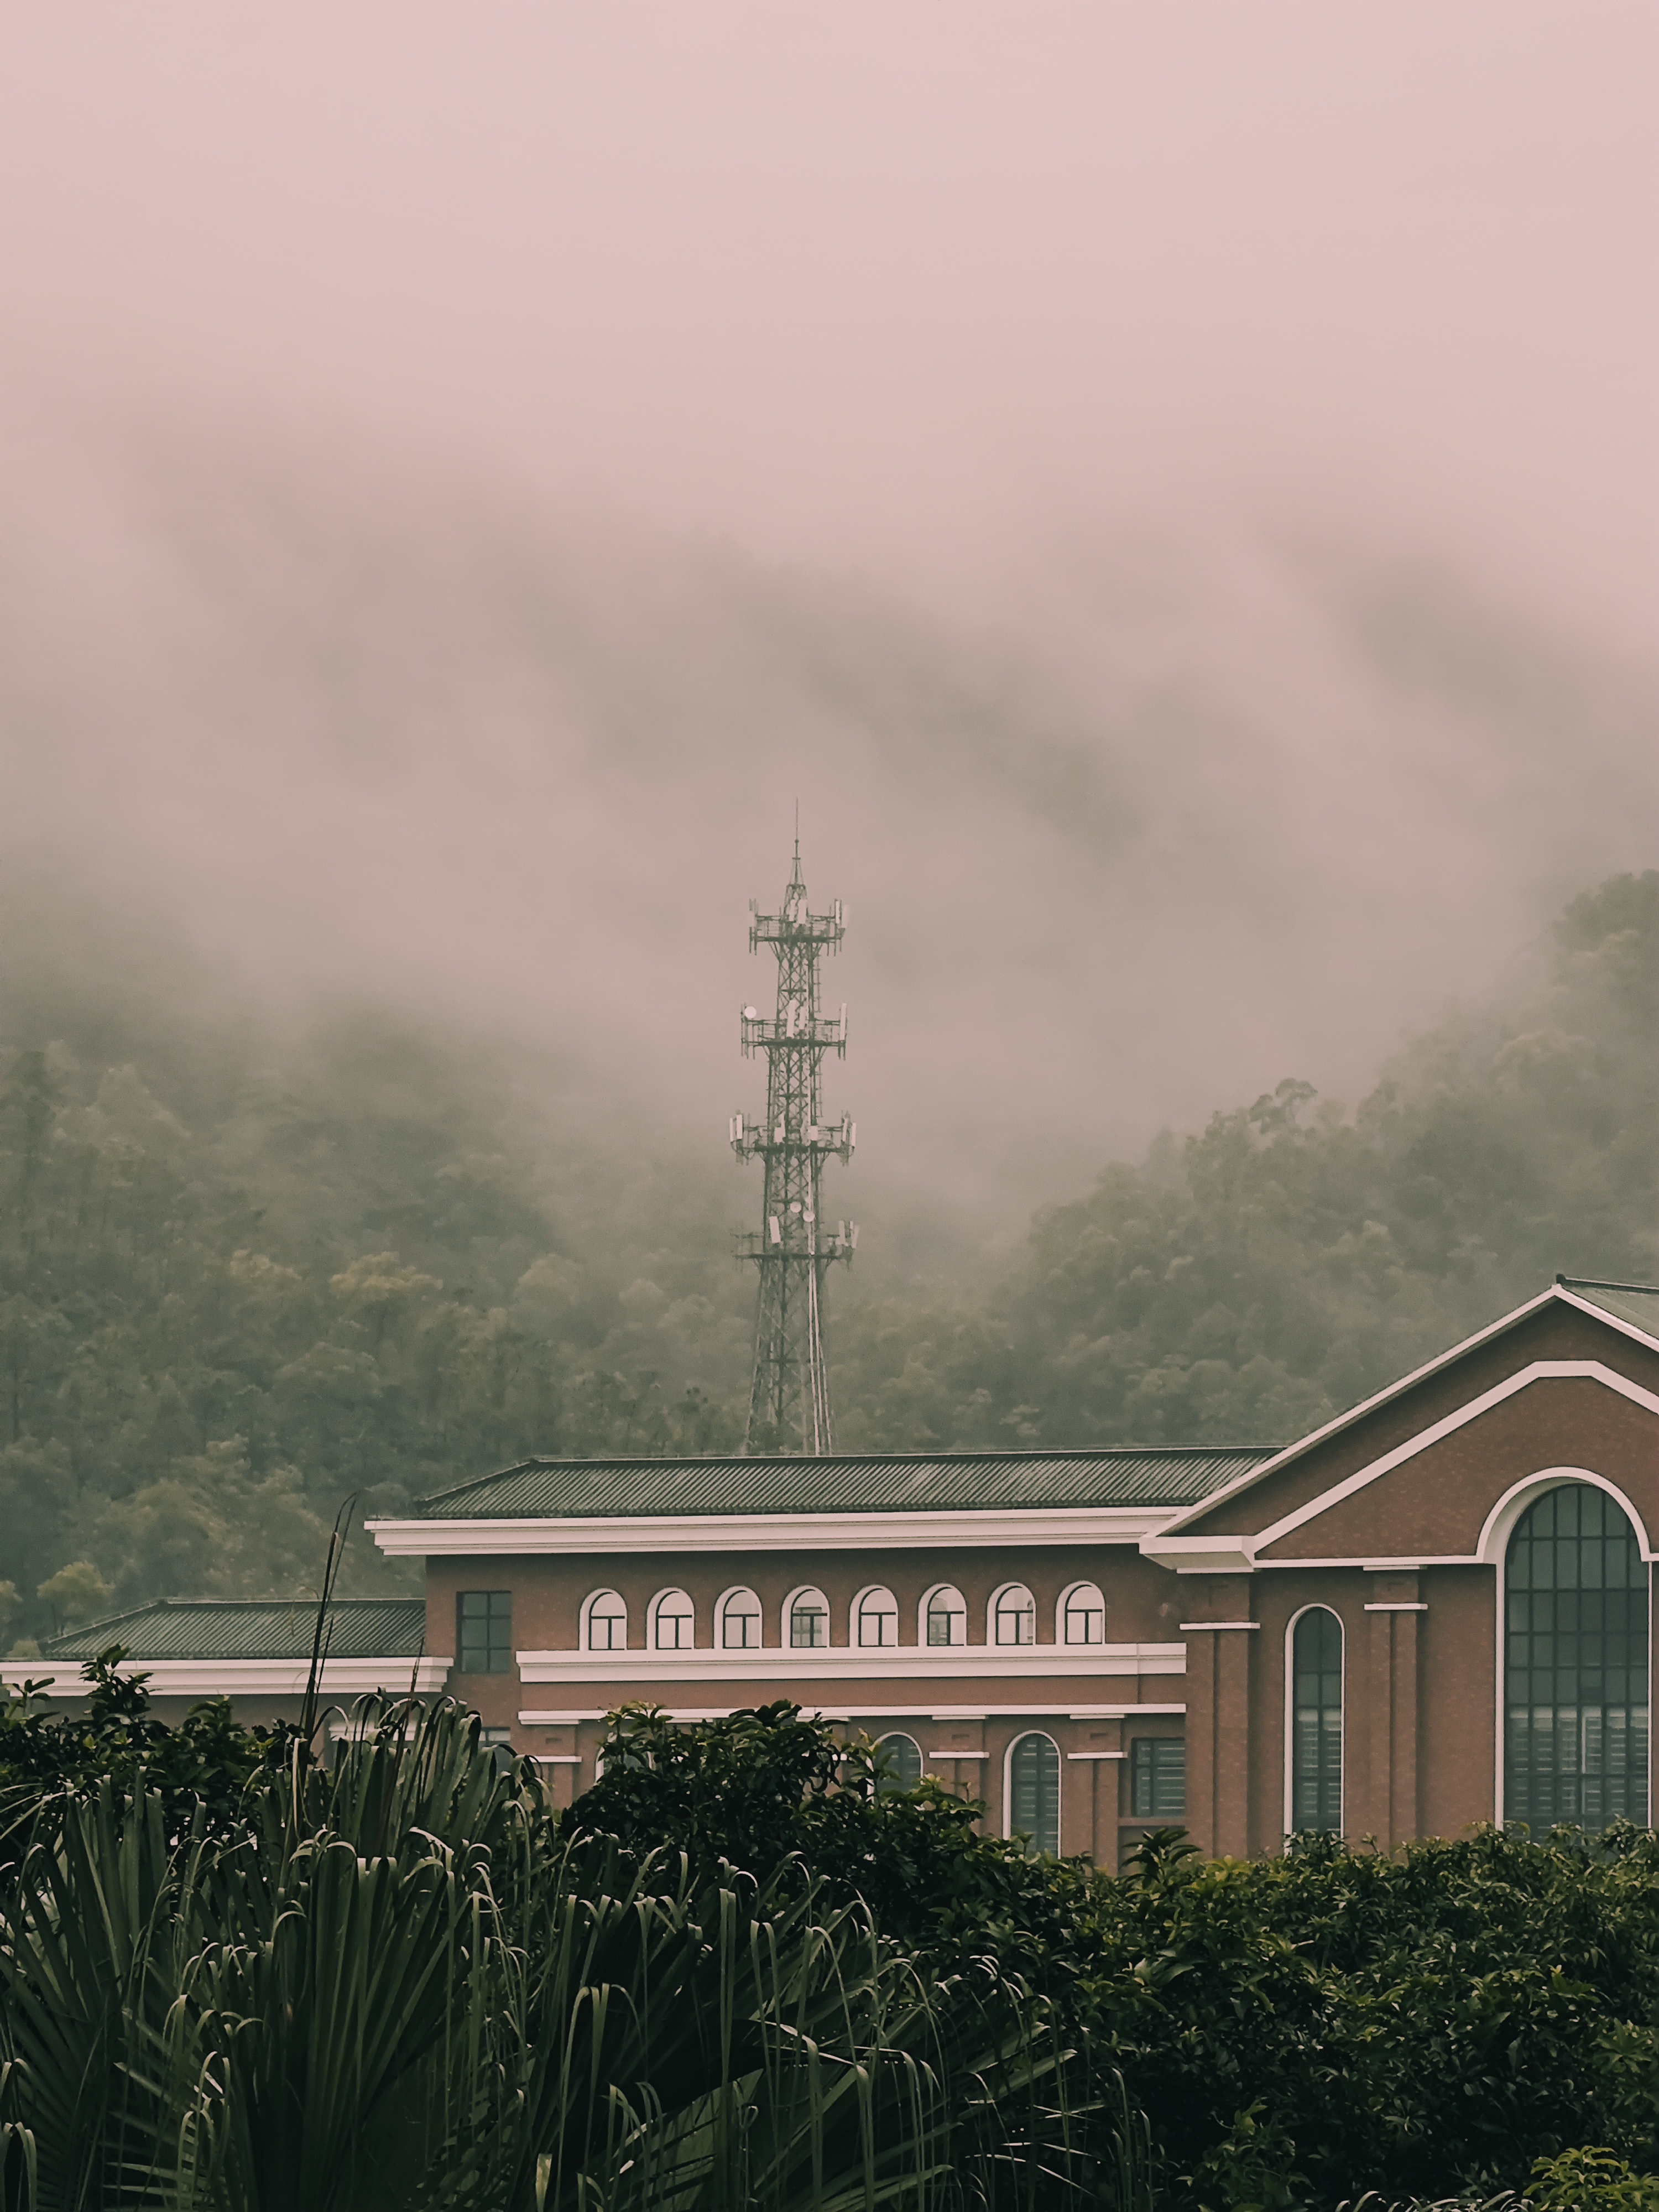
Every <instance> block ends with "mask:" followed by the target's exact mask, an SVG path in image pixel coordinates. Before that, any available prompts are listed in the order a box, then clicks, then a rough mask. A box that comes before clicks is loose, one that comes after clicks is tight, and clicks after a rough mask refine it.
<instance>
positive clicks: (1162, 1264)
mask: <svg viewBox="0 0 1659 2212" xmlns="http://www.w3.org/2000/svg"><path fill="white" fill-rule="evenodd" d="M1656 1047H1659V872H1654V871H1649V872H1646V873H1644V874H1643V875H1642V876H1640V877H1634V876H1621V877H1617V878H1613V879H1612V880H1611V881H1609V882H1607V883H1606V884H1603V885H1601V888H1600V889H1599V890H1594V891H1591V892H1589V893H1587V894H1586V895H1585V896H1583V897H1581V898H1579V899H1577V901H1575V902H1573V903H1572V904H1571V906H1570V907H1569V908H1567V909H1566V911H1565V914H1564V915H1561V916H1560V918H1559V921H1558V922H1557V924H1556V927H1555V929H1554V931H1553V937H1552V940H1551V943H1550V945H1549V948H1548V951H1547V955H1546V956H1545V958H1544V961H1543V963H1542V969H1541V972H1540V973H1538V974H1536V975H1534V976H1532V977H1530V978H1528V981H1527V982H1526V983H1525V984H1524V985H1522V986H1521V987H1517V988H1516V991H1515V992H1514V994H1513V995H1512V997H1511V998H1510V1000H1509V1001H1508V1002H1507V1003H1504V1004H1500V1005H1497V1006H1492V1007H1488V1008H1486V1009H1482V1010H1480V1011H1478V1012H1468V1013H1462V1014H1459V1015H1457V1016H1455V1017H1450V1018H1447V1019H1446V1020H1444V1021H1443V1023H1442V1024H1441V1025H1440V1026H1439V1027H1437V1028H1435V1029H1433V1030H1429V1031H1427V1032H1426V1033H1425V1034H1424V1035H1422V1036H1419V1037H1418V1038H1416V1039H1415V1040H1414V1041H1413V1042H1411V1043H1410V1044H1409V1045H1408V1046H1407V1048H1406V1049H1405V1050H1404V1051H1402V1052H1401V1054H1400V1055H1399V1056H1398V1058H1397V1059H1396V1060H1394V1061H1393V1062H1392V1064H1391V1065H1390V1066H1388V1067H1387V1068H1386V1070H1385V1071H1384V1073H1383V1077H1382V1079H1381V1080H1380V1081H1379V1082H1378V1083H1377V1085H1376V1087H1375V1089H1374V1090H1373V1091H1371V1092H1370V1095H1369V1097H1366V1098H1365V1099H1364V1101H1363V1102H1362V1103H1361V1104H1360V1105H1359V1107H1358V1109H1357V1110H1355V1111H1353V1112H1345V1111H1344V1109H1342V1108H1341V1107H1340V1106H1339V1105H1337V1104H1335V1103H1333V1102H1330V1101H1327V1100H1322V1099H1320V1098H1319V1097H1316V1094H1315V1093H1314V1092H1313V1091H1311V1090H1310V1087H1309V1086H1308V1085H1306V1084H1304V1083H1300V1082H1297V1081H1296V1080H1294V1079H1286V1080H1285V1081H1284V1082H1282V1083H1280V1084H1279V1086H1278V1088H1277V1089H1276V1091H1274V1092H1273V1094H1272V1095H1271V1096H1267V1097H1260V1098H1258V1099H1257V1100H1256V1101H1255V1103H1254V1104H1253V1105H1250V1106H1242V1107H1239V1108H1237V1109H1234V1110H1232V1111H1231V1112H1225V1113H1218V1114H1216V1115H1214V1116H1213V1117H1212V1120H1211V1121H1210V1123H1209V1125H1208V1127H1206V1128H1205V1129H1204V1130H1202V1131H1201V1132H1200V1133H1196V1134H1194V1135H1191V1136H1188V1137H1187V1138H1185V1139H1179V1140H1178V1139H1176V1138H1174V1137H1172V1136H1170V1135H1167V1134H1166V1135H1164V1136H1162V1137H1160V1138H1159V1139H1158V1141H1157V1143H1156V1144H1154V1145H1153V1146H1152V1149H1151V1151H1150V1152H1149V1153H1148V1155H1147V1157H1146V1159H1145V1160H1144V1161H1143V1162H1141V1164H1139V1166H1137V1167H1130V1166H1126V1165H1123V1164H1113V1165H1112V1166H1109V1167H1108V1168H1107V1169H1106V1170H1105V1172H1104V1173H1103V1175H1102V1176H1101V1177H1100V1179H1099V1182H1097V1185H1096V1187H1095V1188H1094V1189H1093V1190H1092V1191H1091V1192H1090V1193H1089V1194H1088V1195H1087V1196H1086V1197H1084V1198H1081V1199H1079V1200H1076V1201H1075V1202H1074V1203H1073V1204H1071V1205H1066V1206H1055V1207H1053V1208H1051V1209H1049V1210H1048V1211H1047V1212H1044V1213H1042V1214H1041V1215H1039V1217H1038V1218H1037V1219H1036V1222H1035V1224H1034V1225H1033V1229H1032V1235H1031V1241H1030V1255H1029V1259H1028V1260H1027V1261H1026V1262H1025V1264H1024V1266H1022V1267H1020V1268H1018V1269H1017V1270H1015V1271H1014V1272H1012V1273H1011V1274H1010V1275H1009V1276H1008V1277H1007V1278H1006V1279H1004V1280H1003V1281H1002V1282H1000V1284H998V1285H996V1286H995V1288H994V1291H992V1293H991V1295H990V1296H989V1297H988V1298H987V1299H985V1300H981V1301H972V1300H969V1299H964V1298H960V1297H938V1296H936V1297H934V1298H933V1299H932V1301H931V1302H930V1303H929V1304H928V1305H927V1307H926V1309H925V1310H924V1309H923V1308H922V1306H921V1304H919V1303H917V1302H910V1301H897V1302H895V1303H893V1304H890V1305H889V1306H887V1307H886V1308H884V1310H881V1311H879V1312H873V1313H866V1314H863V1315H861V1316H860V1318H859V1323H858V1326H857V1328H856V1330H855V1332H854V1339H855V1340H854V1345H853V1346H851V1347H849V1348H850V1349H851V1351H852V1354H853V1358H852V1375H851V1376H849V1377H848V1380H846V1381H843V1383H842V1389H841V1403H842V1405H843V1406H844V1407H847V1409H848V1410H847V1412H846V1413H845V1415H844V1416H843V1419H842V1433H843V1437H844V1439H845V1441H846V1442H847V1443H848V1445H849V1446H850V1445H853V1444H854V1443H855V1442H856V1443H857V1444H859V1445H863V1444H865V1443H877V1442H881V1443H898V1444H912V1445H914V1444H921V1443H927V1442H930V1441H933V1440H934V1439H938V1440H939V1441H941V1442H960V1443H984V1444H990V1443H997V1442H999V1441H1000V1442H1002V1443H1012V1442H1014V1441H1015V1440H1016V1439H1018V1438H1022V1437H1023V1438H1027V1439H1039V1438H1040V1439H1041V1441H1042V1443H1049V1444H1073V1443H1084V1442H1085V1441H1088V1440H1092V1439H1095V1438H1109V1439H1111V1440H1113V1441H1119V1440H1126V1441H1127V1440H1129V1439H1134V1440H1137V1441H1140V1442H1144V1443H1169V1442H1176V1441H1183V1440H1184V1441H1191V1442H1194V1443H1200V1442H1211V1441H1222V1440H1226V1441H1229V1442H1232V1441H1237V1442H1241V1443H1278V1442H1280V1441H1283V1440H1285V1439H1288V1438H1289V1437H1293V1436H1295V1435H1296V1434H1297V1433H1298V1432H1299V1431H1303V1430H1304V1429H1305V1428H1307V1427H1309V1426H1310V1425H1313V1424H1314V1423H1316V1422H1317V1421H1319V1420H1320V1419H1323V1418H1325V1417H1326V1416H1327V1415H1328V1414H1330V1413H1334V1412H1336V1411H1338V1410H1340V1408H1341V1407H1344V1406H1346V1405H1351V1404H1352V1403H1353V1402H1354V1401H1356V1400H1357V1399H1358V1398H1361V1397H1363V1396H1364V1395H1366V1394H1367V1393H1368V1392H1369V1391H1370V1390H1372V1389H1376V1388H1377V1387H1378V1386H1379V1385H1381V1384H1382V1383H1385V1382H1387V1381H1388V1380H1389V1377H1390V1376H1395V1375H1399V1374H1401V1373H1404V1372H1407V1371H1408V1370H1409V1369H1410V1368H1411V1367H1412V1366H1413V1365H1414V1364H1417V1363H1418V1362H1419V1361H1420V1360H1421V1359H1423V1358H1425V1357H1427V1356H1429V1355H1430V1354H1431V1353H1432V1352H1435V1351H1437V1350H1439V1349H1441V1348H1443V1347H1444V1346H1446V1345H1448V1344H1450V1343H1452V1342H1454V1341H1455V1340H1456V1339H1457V1338H1459V1337H1460V1336H1462V1335H1463V1334H1468V1332H1469V1331H1471V1330H1473V1329H1474V1328H1477V1327H1479V1326H1480V1323H1481V1322H1485V1321H1487V1320H1490V1319H1491V1318H1492V1316H1494V1315H1496V1314H1498V1313H1501V1312H1503V1311H1504V1310H1505V1309H1506V1308H1507V1307H1509V1306H1510V1305H1513V1304H1516V1303H1518V1302H1519V1301H1520V1300H1521V1299H1522V1298H1523V1297H1528V1296H1529V1295H1530V1294H1531V1293H1532V1292H1534V1291H1537V1290H1540V1289H1541V1288H1542V1287H1543V1286H1544V1285H1546V1284H1547V1282H1548V1281H1549V1280H1550V1279H1551V1277H1552V1276H1553V1274H1554V1273H1556V1272H1557V1271H1558V1270H1559V1271H1561V1272H1563V1273H1570V1274H1573V1273H1576V1274H1586V1275H1599V1276H1603V1277H1610V1278H1613V1279H1623V1280H1638V1281H1646V1282H1652V1281H1653V1280H1655V1279H1656V1278H1655V1269H1656V1266H1659V1214H1656V1188H1655V1185H1656V1175H1655V1170H1656V1159H1659V1120H1656V1107H1659V1081H1656V1077H1659V1055H1656ZM842 1341H843V1345H845V1344H846V1334H845V1332H844V1333H843V1338H842ZM854 1378H855V1380H854ZM849 1384H850V1386H851V1387H849ZM864 1408H867V1409H868V1410H867V1412H866V1411H864V1410H862V1409H864Z"/></svg>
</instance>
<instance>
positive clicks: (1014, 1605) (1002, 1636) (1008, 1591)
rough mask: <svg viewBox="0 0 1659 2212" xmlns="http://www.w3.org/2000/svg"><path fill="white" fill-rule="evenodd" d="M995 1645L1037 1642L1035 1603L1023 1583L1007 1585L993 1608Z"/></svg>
mask: <svg viewBox="0 0 1659 2212" xmlns="http://www.w3.org/2000/svg"><path fill="white" fill-rule="evenodd" d="M990 1616H991V1618H990V1623H989V1626H990V1630H991V1637H990V1640H991V1642H992V1643H993V1644H1035V1643H1036V1599H1035V1598H1034V1597H1033V1596H1032V1595H1031V1593H1030V1590H1028V1589H1026V1587H1025V1585H1024V1583H1004V1584H1003V1586H1002V1588H1001V1589H1000V1590H998V1591H997V1593H996V1595H994V1597H993V1598H992V1600H991V1604H990Z"/></svg>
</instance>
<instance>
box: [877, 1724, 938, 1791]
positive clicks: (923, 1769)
mask: <svg viewBox="0 0 1659 2212" xmlns="http://www.w3.org/2000/svg"><path fill="white" fill-rule="evenodd" d="M901 1739H902V1741H904V1742H906V1743H908V1745H909V1747H910V1748H911V1749H912V1750H913V1751H914V1752H915V1754H916V1776H917V1779H918V1780H919V1781H920V1780H921V1778H922V1777H923V1776H924V1775H926V1773H927V1754H926V1753H925V1752H924V1751H923V1750H922V1747H921V1744H920V1743H919V1742H918V1741H917V1740H916V1738H915V1736H913V1735H911V1733H910V1731H909V1729H888V1731H887V1733H886V1734H885V1735H878V1737H877V1738H876V1749H877V1750H878V1751H880V1750H882V1749H884V1747H885V1746H886V1745H888V1744H890V1743H896V1742H898V1741H900V1740H901Z"/></svg>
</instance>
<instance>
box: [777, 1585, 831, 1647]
mask: <svg viewBox="0 0 1659 2212" xmlns="http://www.w3.org/2000/svg"><path fill="white" fill-rule="evenodd" d="M783 1625H784V1641H785V1643H786V1644H788V1646H789V1648H790V1650H792V1651H822V1650H824V1648H825V1647H826V1645H827V1644H829V1599H828V1598H827V1597H825V1595H824V1594H823V1591H822V1590H821V1589H798V1590H792V1591H791V1592H790V1594H789V1595H788V1597H787V1599H786V1601H785V1602H784V1608H783Z"/></svg>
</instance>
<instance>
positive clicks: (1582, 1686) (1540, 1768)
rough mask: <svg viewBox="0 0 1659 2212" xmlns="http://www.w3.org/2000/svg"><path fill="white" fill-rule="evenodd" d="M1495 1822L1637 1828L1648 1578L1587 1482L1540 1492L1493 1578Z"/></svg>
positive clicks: (1615, 1517)
mask: <svg viewBox="0 0 1659 2212" xmlns="http://www.w3.org/2000/svg"><path fill="white" fill-rule="evenodd" d="M1504 1626H1505V1636H1504V1819H1505V1820H1525V1821H1528V1823H1529V1824H1530V1825H1531V1826H1532V1828H1533V1830H1534V1833H1536V1832H1539V1831H1541V1830H1542V1829H1545V1828H1547V1827H1550V1826H1553V1823H1554V1822H1556V1821H1557V1820H1570V1821H1573V1822H1575V1823H1578V1824H1582V1825H1583V1826H1584V1827H1587V1828H1604V1827H1606V1826H1607V1823H1608V1822H1609V1821H1610V1820H1618V1819H1620V1817H1621V1816H1622V1817H1623V1818H1624V1819H1626V1820H1633V1821H1635V1823H1636V1824H1637V1826H1638V1827H1645V1826H1647V1820H1648V1570H1647V1564H1646V1562H1645V1561H1644V1559H1643V1557H1642V1547H1641V1546H1640V1545H1639V1544H1638V1541H1637V1539H1636V1531H1635V1530H1634V1529H1633V1528H1632V1527H1631V1524H1630V1522H1629V1521H1628V1520H1627V1519H1626V1516H1625V1515H1624V1514H1623V1513H1622V1512H1621V1511H1620V1509H1619V1506H1618V1504H1617V1503H1616V1502H1615V1501H1614V1500H1613V1498H1609V1497H1608V1496H1607V1492H1605V1491H1602V1490H1598V1489H1596V1488H1595V1486H1594V1484H1591V1483H1588V1482H1567V1483H1563V1484H1561V1485H1560V1486H1559V1488H1558V1489H1555V1490H1547V1491H1546V1492H1544V1494H1543V1496H1542V1497H1541V1498H1539V1499H1538V1500H1537V1501H1536V1503H1535V1504H1532V1505H1529V1506H1528V1509H1527V1510H1526V1511H1525V1512H1524V1513H1523V1514H1522V1516H1521V1518H1520V1519H1519V1520H1518V1521H1517V1522H1516V1524H1515V1533H1514V1534H1513V1535H1512V1536H1511V1537H1510V1547H1509V1554H1508V1557H1507V1559H1506V1560H1505V1562H1504Z"/></svg>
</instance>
